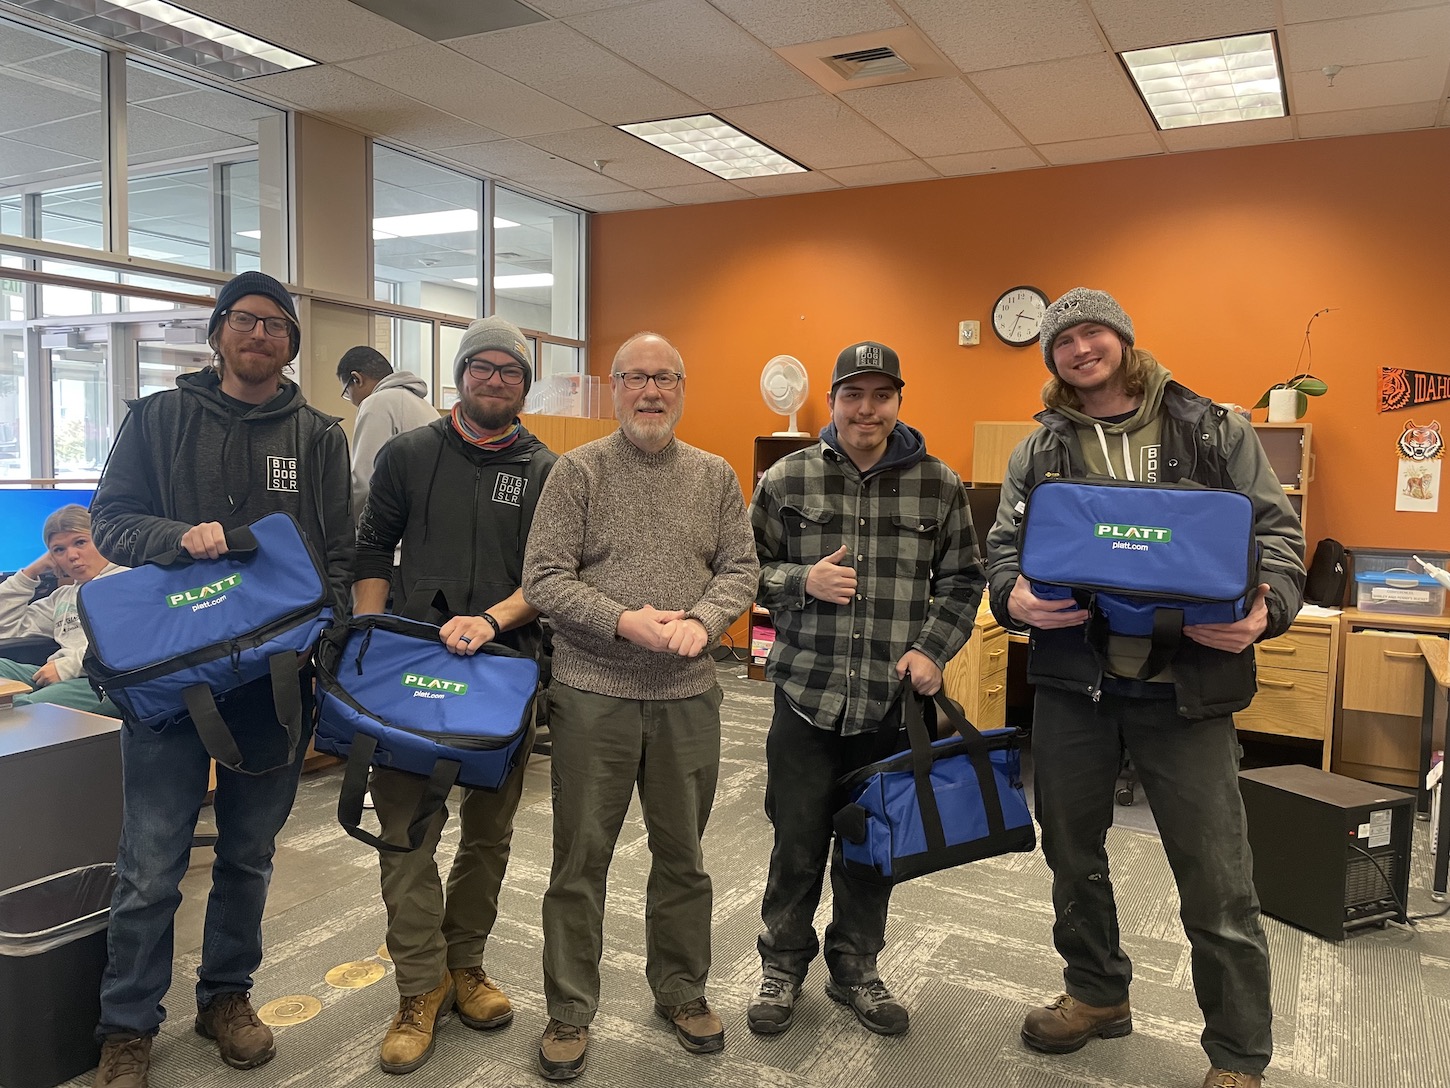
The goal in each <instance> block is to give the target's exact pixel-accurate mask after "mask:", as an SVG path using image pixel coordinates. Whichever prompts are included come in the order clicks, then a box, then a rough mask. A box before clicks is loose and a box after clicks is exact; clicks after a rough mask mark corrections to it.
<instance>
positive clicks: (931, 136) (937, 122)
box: [840, 77, 1022, 158]
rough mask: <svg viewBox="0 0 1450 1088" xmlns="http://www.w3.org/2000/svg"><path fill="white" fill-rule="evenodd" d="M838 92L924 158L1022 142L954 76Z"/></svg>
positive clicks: (884, 130) (868, 118)
mask: <svg viewBox="0 0 1450 1088" xmlns="http://www.w3.org/2000/svg"><path fill="white" fill-rule="evenodd" d="M840 97H841V98H842V99H843V100H844V101H845V102H846V103H847V104H848V105H849V106H850V107H851V108H852V109H854V110H855V111H856V112H857V113H859V114H861V115H862V116H863V117H865V118H866V120H868V121H870V122H871V123H873V124H874V125H876V127H878V128H880V129H881V130H882V131H883V132H885V133H886V134H887V135H888V136H890V137H892V138H893V139H895V140H896V141H897V142H898V143H900V144H901V145H902V146H903V147H905V148H906V149H907V150H908V151H910V152H911V153H912V154H913V155H918V156H921V157H923V158H929V157H931V156H940V155H959V154H966V153H969V152H973V151H993V150H997V149H999V148H1006V147H1021V146H1022V139H1021V137H1019V136H1018V135H1017V133H1016V132H1014V131H1013V130H1012V128H1011V126H1009V125H1008V124H1007V123H1006V122H1004V121H1003V120H1002V119H1001V118H1000V117H999V116H997V113H996V111H995V110H994V109H992V107H991V106H990V105H988V104H987V103H986V102H985V101H983V100H982V97H981V96H980V95H978V94H977V93H976V91H974V90H972V88H970V87H968V86H967V85H966V84H965V83H964V82H962V80H961V79H960V78H957V77H952V78H947V79H920V80H915V81H913V82H911V83H896V84H891V85H888V86H884V87H869V88H867V89H865V90H860V91H846V92H844V93H842V94H841V95H840Z"/></svg>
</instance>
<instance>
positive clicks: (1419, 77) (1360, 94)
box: [1289, 57, 1445, 117]
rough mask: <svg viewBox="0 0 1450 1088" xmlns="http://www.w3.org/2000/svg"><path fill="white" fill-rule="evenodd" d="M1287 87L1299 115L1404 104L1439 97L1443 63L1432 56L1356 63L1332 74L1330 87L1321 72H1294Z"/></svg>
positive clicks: (1442, 78) (1443, 74)
mask: <svg viewBox="0 0 1450 1088" xmlns="http://www.w3.org/2000/svg"><path fill="white" fill-rule="evenodd" d="M1289 86H1290V94H1291V96H1292V97H1291V101H1292V102H1293V104H1294V112H1295V113H1296V114H1298V115H1299V116H1301V117H1303V116H1307V115H1309V114H1313V113H1327V112H1329V111H1331V110H1347V109H1365V108H1369V107H1374V106H1407V105H1412V104H1414V103H1418V102H1434V101H1436V100H1437V99H1439V97H1440V93H1441V91H1442V90H1443V89H1444V86H1445V64H1444V62H1443V61H1441V60H1439V59H1437V58H1435V57H1416V58H1413V59H1410V60H1401V61H1386V62H1384V63H1380V64H1369V65H1356V66H1355V67H1354V68H1351V69H1349V70H1348V71H1346V72H1340V73H1339V74H1338V75H1337V76H1335V77H1334V85H1333V86H1330V84H1329V80H1328V79H1327V78H1326V77H1325V75H1324V73H1323V72H1321V71H1318V70H1315V71H1312V72H1295V73H1294V74H1293V75H1292V76H1291V77H1290V79H1289Z"/></svg>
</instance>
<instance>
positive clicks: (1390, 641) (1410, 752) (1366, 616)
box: [1333, 608, 1450, 790]
mask: <svg viewBox="0 0 1450 1088" xmlns="http://www.w3.org/2000/svg"><path fill="white" fill-rule="evenodd" d="M1422 635H1430V636H1446V635H1450V616H1406V615H1400V614H1396V613H1389V612H1366V611H1361V610H1360V609H1357V608H1346V609H1345V610H1344V612H1343V614H1342V615H1341V616H1340V636H1341V637H1340V645H1341V649H1340V679H1339V691H1338V700H1337V711H1336V718H1335V727H1334V732H1335V736H1334V748H1335V755H1334V765H1333V769H1334V770H1335V771H1337V772H1339V773H1340V774H1343V775H1348V776H1349V777H1351V778H1361V779H1364V780H1366V781H1369V782H1383V783H1387V784H1389V785H1394V786H1403V787H1406V788H1411V789H1418V790H1423V789H1424V778H1423V775H1422V773H1421V770H1420V768H1421V763H1422V749H1423V747H1424V743H1423V742H1424V735H1425V715H1426V690H1427V689H1426V684H1427V683H1430V682H1431V673H1430V672H1429V670H1427V668H1426V665H1425V656H1424V654H1423V653H1422V651H1421V649H1420V644H1419V637H1420V636H1422ZM1431 732H1432V734H1433V732H1434V729H1433V723H1431Z"/></svg>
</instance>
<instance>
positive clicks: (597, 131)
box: [529, 126, 713, 189]
mask: <svg viewBox="0 0 1450 1088" xmlns="http://www.w3.org/2000/svg"><path fill="white" fill-rule="evenodd" d="M529 142H530V143H531V144H533V145H534V146H535V147H538V148H541V149H542V150H544V151H547V152H548V153H549V154H551V155H562V156H563V157H564V158H566V159H570V160H572V161H573V162H576V163H578V164H579V165H580V166H589V167H592V166H593V165H594V162H595V160H596V159H597V160H600V161H602V162H604V163H605V165H604V167H603V172H604V173H605V174H607V175H609V176H610V177H611V178H614V179H615V180H616V181H621V182H623V183H624V184H626V185H631V186H633V187H634V188H636V189H657V188H659V187H660V186H662V185H690V184H695V183H698V182H701V181H706V180H708V179H709V178H711V177H712V176H713V175H711V174H709V173H708V172H706V171H704V170H702V169H701V168H700V167H698V166H694V165H692V164H690V163H688V162H686V161H685V160H684V159H680V158H677V157H675V156H674V155H671V154H670V153H669V152H667V151H661V150H660V149H659V148H657V147H655V146H654V145H653V144H650V143H646V142H645V141H644V140H639V139H636V138H635V137H633V136H630V135H628V134H627V133H623V132H620V131H619V130H618V129H615V128H609V127H608V126H601V127H598V128H586V129H581V130H579V131H576V132H555V133H553V134H551V135H548V136H535V137H534V138H533V139H531V140H530V141H529Z"/></svg>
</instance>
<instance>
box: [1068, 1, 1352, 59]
mask: <svg viewBox="0 0 1450 1088" xmlns="http://www.w3.org/2000/svg"><path fill="white" fill-rule="evenodd" d="M1091 2H1092V9H1093V14H1094V15H1095V16H1096V17H1097V21H1098V25H1099V26H1100V27H1102V30H1103V34H1104V36H1105V37H1106V38H1107V40H1108V43H1109V45H1110V46H1111V48H1112V50H1113V51H1114V52H1122V51H1123V50H1126V49H1149V48H1153V47H1155V46H1160V45H1172V44H1174V43H1177V42H1196V41H1202V40H1204V39H1205V38H1226V37H1231V36H1233V35H1237V34H1250V33H1254V32H1256V31H1261V30H1273V29H1274V28H1275V27H1276V26H1278V24H1279V13H1278V4H1276V3H1275V0H1213V3H1211V4H1205V3H1196V2H1194V0H1165V2H1163V3H1156V4H1145V3H1143V0H1091ZM1361 2H1362V0H1361Z"/></svg>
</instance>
